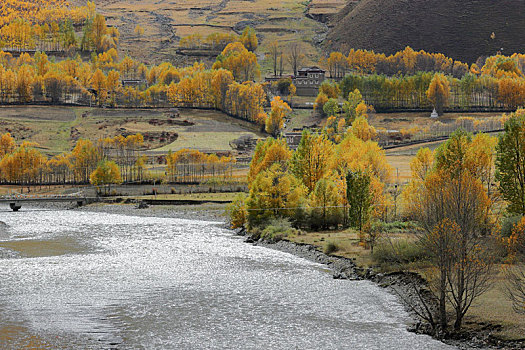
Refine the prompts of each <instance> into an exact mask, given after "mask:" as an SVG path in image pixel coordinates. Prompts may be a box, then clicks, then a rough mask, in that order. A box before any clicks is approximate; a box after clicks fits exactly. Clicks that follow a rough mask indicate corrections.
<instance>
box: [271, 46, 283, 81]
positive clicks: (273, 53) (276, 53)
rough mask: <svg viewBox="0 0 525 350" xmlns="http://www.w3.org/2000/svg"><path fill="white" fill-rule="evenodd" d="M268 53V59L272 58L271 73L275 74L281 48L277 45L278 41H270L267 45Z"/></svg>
mask: <svg viewBox="0 0 525 350" xmlns="http://www.w3.org/2000/svg"><path fill="white" fill-rule="evenodd" d="M268 51H269V52H268V54H269V56H270V59H271V60H272V67H273V75H274V76H277V65H278V61H279V55H280V53H281V48H280V46H279V43H278V42H277V41H272V42H271V43H270V44H269V45H268Z"/></svg>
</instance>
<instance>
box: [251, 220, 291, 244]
mask: <svg viewBox="0 0 525 350" xmlns="http://www.w3.org/2000/svg"><path fill="white" fill-rule="evenodd" d="M299 233H300V231H299V230H297V229H295V228H293V227H292V224H291V223H290V221H289V220H288V219H285V218H272V219H270V221H269V222H268V225H267V226H266V227H264V228H263V229H262V232H261V234H260V238H262V239H265V240H268V241H272V242H278V241H280V240H281V239H283V238H285V237H287V236H289V235H292V234H299Z"/></svg>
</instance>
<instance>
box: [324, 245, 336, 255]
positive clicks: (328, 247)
mask: <svg viewBox="0 0 525 350" xmlns="http://www.w3.org/2000/svg"><path fill="white" fill-rule="evenodd" d="M338 250H339V246H338V245H337V244H336V243H334V242H328V243H326V244H325V246H324V253H325V254H327V255H329V254H332V253H335V252H336V251H338Z"/></svg>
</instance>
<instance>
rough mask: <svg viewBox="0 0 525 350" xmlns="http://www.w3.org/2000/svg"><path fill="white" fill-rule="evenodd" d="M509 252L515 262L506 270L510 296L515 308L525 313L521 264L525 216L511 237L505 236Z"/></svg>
mask: <svg viewBox="0 0 525 350" xmlns="http://www.w3.org/2000/svg"><path fill="white" fill-rule="evenodd" d="M503 239H504V243H505V246H506V248H507V252H508V261H509V262H511V263H515V265H514V266H509V267H508V268H507V270H506V277H507V285H506V291H507V296H508V298H509V299H510V300H511V301H512V305H513V307H514V310H515V311H516V312H517V313H519V314H525V271H524V270H523V269H522V268H520V266H519V265H520V264H523V263H524V262H525V218H521V220H520V221H519V222H518V223H517V224H516V225H515V226H514V228H513V230H512V233H511V235H510V237H508V238H506V237H504V238H503Z"/></svg>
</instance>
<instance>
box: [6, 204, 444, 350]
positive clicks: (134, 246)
mask: <svg viewBox="0 0 525 350" xmlns="http://www.w3.org/2000/svg"><path fill="white" fill-rule="evenodd" d="M0 220H1V221H4V222H5V223H7V225H8V229H7V231H6V232H1V231H0V241H1V242H2V243H0V245H1V246H2V247H3V248H0V342H1V344H0V348H2V349H17V348H20V347H23V346H28V345H27V344H33V345H34V344H37V346H38V348H43V349H396V350H401V349H425V350H430V349H450V347H448V346H447V345H444V344H442V343H440V342H437V341H435V340H433V339H432V338H430V337H427V336H422V335H416V334H413V333H410V332H407V331H406V324H407V322H408V321H409V320H408V316H407V314H406V313H405V312H404V311H403V307H402V306H401V305H400V304H399V303H398V302H397V300H396V298H395V297H394V296H392V295H391V294H389V293H387V292H386V291H385V290H382V289H381V288H379V287H377V286H376V285H374V284H373V283H371V282H368V281H359V282H355V281H344V280H334V279H333V278H332V275H331V274H330V273H329V271H327V270H326V268H325V267H323V266H322V265H319V264H315V263H312V262H309V261H307V260H304V259H301V258H298V257H295V256H292V255H290V254H287V253H282V252H279V251H274V250H271V249H267V248H263V247H256V246H252V245H250V244H246V243H243V242H242V240H241V239H240V238H238V237H235V236H233V235H232V232H231V231H229V230H226V229H223V228H221V227H220V224H219V223H212V222H204V221H191V220H182V219H166V218H154V217H151V218H150V217H135V216H125V215H115V214H100V213H89V212H80V211H38V210H34V211H32V210H30V211H28V210H27V209H26V210H25V211H22V212H19V213H11V212H8V211H0ZM0 230H1V228H0ZM4 231H5V230H4Z"/></svg>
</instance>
